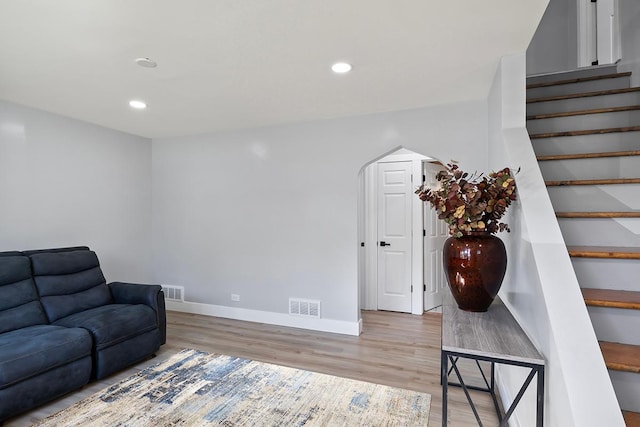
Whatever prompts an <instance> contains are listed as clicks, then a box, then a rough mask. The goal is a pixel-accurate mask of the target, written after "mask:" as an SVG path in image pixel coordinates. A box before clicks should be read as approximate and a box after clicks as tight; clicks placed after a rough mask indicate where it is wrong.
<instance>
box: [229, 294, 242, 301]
mask: <svg viewBox="0 0 640 427" xmlns="http://www.w3.org/2000/svg"><path fill="white" fill-rule="evenodd" d="M231 301H240V295H238V294H231Z"/></svg>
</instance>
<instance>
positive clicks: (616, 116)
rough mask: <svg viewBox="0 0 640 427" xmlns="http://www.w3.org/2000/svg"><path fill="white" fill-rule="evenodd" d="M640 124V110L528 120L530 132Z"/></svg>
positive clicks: (567, 130) (565, 130) (566, 130)
mask: <svg viewBox="0 0 640 427" xmlns="http://www.w3.org/2000/svg"><path fill="white" fill-rule="evenodd" d="M628 126H640V110H635V111H619V112H614V113H599V114H586V115H582V116H569V117H555V118H551V119H538V120H527V131H529V134H531V135H532V134H536V133H547V132H569V131H576V130H591V129H608V128H619V127H628Z"/></svg>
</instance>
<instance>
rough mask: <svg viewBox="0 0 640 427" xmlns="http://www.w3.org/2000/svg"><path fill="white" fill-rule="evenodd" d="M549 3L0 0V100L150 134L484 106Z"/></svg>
mask: <svg viewBox="0 0 640 427" xmlns="http://www.w3.org/2000/svg"><path fill="white" fill-rule="evenodd" d="M547 2H548V0H485V1H478V0H457V1H446V0H439V1H436V0H181V1H177V0H89V1H87V0H55V1H52V0H0V99H4V100H7V101H12V102H15V103H18V104H22V105H26V106H30V107H35V108H39V109H43V110H46V111H50V112H54V113H58V114H61V115H64V116H68V117H72V118H76V119H80V120H84V121H87V122H91V123H96V124H99V125H103V126H106V127H109V128H113V129H118V130H121V131H125V132H128V133H132V134H136V135H141V136H145V137H149V138H161V137H171V136H180V135H190V134H199V133H207V132H215V131H221V130H229V129H238V128H248V127H257V126H265V125H273V124H279V123H291V122H299V121H309V120H316V119H322V118H330V117H342V116H349V115H358V114H366V113H373V112H381V111H390V110H401V109H408V108H415V107H423V106H429V105H438V104H444V103H452V102H459V101H466V100H474V99H484V98H486V96H487V94H488V91H489V87H490V85H491V82H492V79H493V76H494V73H495V70H496V65H497V63H498V60H499V58H500V57H501V56H503V55H505V54H511V53H517V52H523V51H524V50H525V49H526V47H527V45H528V43H529V41H530V39H531V37H532V35H533V32H534V31H535V28H536V26H537V23H538V22H539V20H540V18H541V16H542V13H543V12H544V8H545V7H546V4H547ZM138 57H149V58H151V59H153V60H155V61H156V62H157V63H158V67H157V68H154V69H149V68H142V67H140V66H138V65H136V63H135V62H134V61H135V59H136V58H138ZM339 60H343V61H347V62H350V63H351V64H353V71H352V72H351V73H349V74H347V75H336V74H333V73H332V72H331V70H330V66H331V64H332V63H334V62H336V61H339ZM132 98H139V99H143V100H145V101H146V102H147V103H148V104H149V107H148V108H147V110H144V111H136V110H132V109H131V108H130V107H129V106H128V101H129V100H130V99H132Z"/></svg>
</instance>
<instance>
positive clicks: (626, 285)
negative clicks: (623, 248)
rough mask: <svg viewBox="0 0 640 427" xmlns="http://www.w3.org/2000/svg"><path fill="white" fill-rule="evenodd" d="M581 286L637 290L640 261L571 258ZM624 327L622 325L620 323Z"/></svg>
mask: <svg viewBox="0 0 640 427" xmlns="http://www.w3.org/2000/svg"><path fill="white" fill-rule="evenodd" d="M571 262H572V264H573V269H574V270H575V272H576V277H577V278H578V282H579V283H580V286H581V287H583V288H598V289H612V290H621V291H637V290H638V278H639V277H640V262H639V261H638V260H629V259H596V258H571ZM621 327H623V328H624V325H621Z"/></svg>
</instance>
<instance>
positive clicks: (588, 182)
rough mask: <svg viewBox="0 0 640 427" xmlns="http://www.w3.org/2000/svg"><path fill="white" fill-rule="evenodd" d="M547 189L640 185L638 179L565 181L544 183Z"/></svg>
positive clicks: (639, 179)
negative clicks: (578, 186) (574, 186)
mask: <svg viewBox="0 0 640 427" xmlns="http://www.w3.org/2000/svg"><path fill="white" fill-rule="evenodd" d="M545 184H546V185H547V187H558V186H563V185H617V184H640V178H612V179H567V180H560V181H545Z"/></svg>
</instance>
